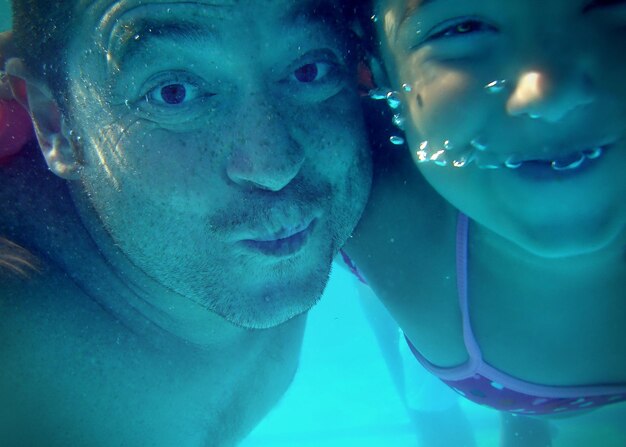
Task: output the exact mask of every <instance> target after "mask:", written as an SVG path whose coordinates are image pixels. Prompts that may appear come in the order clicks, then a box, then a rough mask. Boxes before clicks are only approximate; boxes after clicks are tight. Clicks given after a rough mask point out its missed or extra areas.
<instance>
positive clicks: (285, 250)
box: [241, 219, 317, 257]
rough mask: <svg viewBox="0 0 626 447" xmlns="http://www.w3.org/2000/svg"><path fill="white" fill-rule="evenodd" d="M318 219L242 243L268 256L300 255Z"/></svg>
mask: <svg viewBox="0 0 626 447" xmlns="http://www.w3.org/2000/svg"><path fill="white" fill-rule="evenodd" d="M316 223H317V219H313V220H308V221H306V222H303V223H300V224H296V225H294V226H291V227H287V228H281V229H279V230H277V231H275V232H272V233H270V234H261V235H258V236H255V237H254V238H252V239H244V240H242V241H241V243H242V244H243V245H244V246H245V247H246V248H247V249H249V250H252V251H255V252H258V253H261V254H263V255H266V256H273V257H286V256H291V255H294V254H296V253H298V252H299V251H300V250H301V249H303V248H304V246H305V245H306V243H307V242H308V240H309V237H310V235H311V233H313V230H314V229H315V224H316Z"/></svg>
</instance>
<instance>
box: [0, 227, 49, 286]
mask: <svg viewBox="0 0 626 447" xmlns="http://www.w3.org/2000/svg"><path fill="white" fill-rule="evenodd" d="M39 271H40V263H39V261H38V260H37V258H36V257H35V256H33V255H32V254H31V253H30V252H29V251H28V250H26V249H25V248H23V247H21V246H19V245H17V244H15V243H13V242H11V241H9V240H8V239H5V238H3V237H0V276H3V275H11V276H18V277H21V278H28V277H29V276H31V275H32V274H34V273H37V272H39Z"/></svg>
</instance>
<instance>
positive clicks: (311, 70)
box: [291, 62, 333, 84]
mask: <svg viewBox="0 0 626 447" xmlns="http://www.w3.org/2000/svg"><path fill="white" fill-rule="evenodd" d="M332 69H333V64H331V63H329V62H315V63H310V64H305V65H302V66H301V67H298V68H297V69H296V70H295V71H294V72H293V73H292V74H291V78H292V80H295V81H297V82H302V83H304V84H310V83H312V82H316V81H320V80H322V79H324V78H325V77H326V76H327V75H328V74H329V73H330V71H331V70H332Z"/></svg>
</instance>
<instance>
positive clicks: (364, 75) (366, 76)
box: [357, 62, 376, 96]
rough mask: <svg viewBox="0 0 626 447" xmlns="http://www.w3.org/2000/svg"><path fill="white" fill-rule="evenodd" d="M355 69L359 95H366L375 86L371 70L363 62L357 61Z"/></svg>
mask: <svg viewBox="0 0 626 447" xmlns="http://www.w3.org/2000/svg"><path fill="white" fill-rule="evenodd" d="M357 70H358V72H357V73H358V78H357V82H358V84H359V92H360V94H361V96H367V95H368V94H369V92H370V90H372V89H374V88H376V83H375V82H374V76H373V75H372V70H370V67H368V66H367V64H366V63H365V62H359V66H358V68H357Z"/></svg>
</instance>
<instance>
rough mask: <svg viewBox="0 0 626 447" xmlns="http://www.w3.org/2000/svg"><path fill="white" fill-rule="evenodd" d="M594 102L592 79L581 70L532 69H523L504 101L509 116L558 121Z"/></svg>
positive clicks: (562, 68)
mask: <svg viewBox="0 0 626 447" xmlns="http://www.w3.org/2000/svg"><path fill="white" fill-rule="evenodd" d="M593 101H594V94H593V85H592V80H591V79H590V77H589V76H588V75H587V74H586V73H583V72H581V71H580V70H576V69H572V70H567V69H565V68H564V67H561V68H560V69H556V70H554V69H550V68H549V67H546V68H545V69H535V70H532V71H525V72H522V73H521V74H520V75H519V77H518V78H517V80H516V83H515V86H514V88H513V91H512V92H511V94H510V96H509V98H508V99H507V103H506V110H507V112H508V114H509V115H511V116H527V117H530V118H533V119H541V120H544V121H547V122H558V121H560V120H562V119H563V118H565V117H566V116H567V115H568V114H569V113H570V112H572V111H574V110H576V109H578V108H579V107H582V106H585V105H587V104H590V103H592V102H593Z"/></svg>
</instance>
